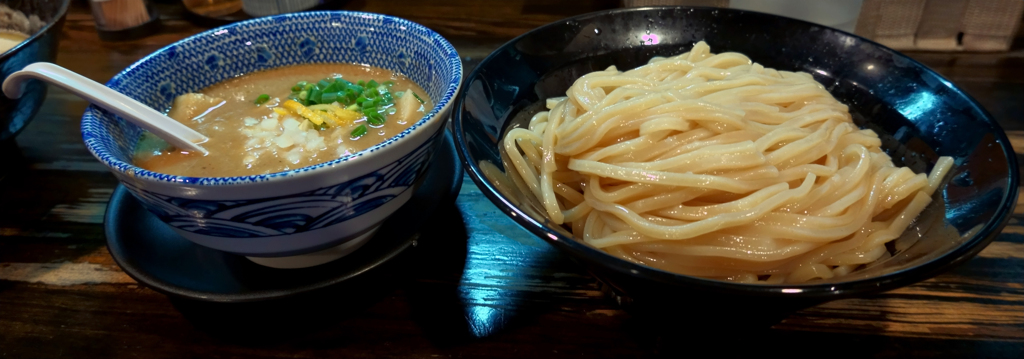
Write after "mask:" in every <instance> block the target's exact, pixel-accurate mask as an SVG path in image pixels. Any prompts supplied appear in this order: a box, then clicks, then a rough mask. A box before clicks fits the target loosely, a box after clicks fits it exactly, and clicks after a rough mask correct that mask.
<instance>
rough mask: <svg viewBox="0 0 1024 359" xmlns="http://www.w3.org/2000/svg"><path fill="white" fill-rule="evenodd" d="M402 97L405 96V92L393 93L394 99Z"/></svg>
mask: <svg viewBox="0 0 1024 359" xmlns="http://www.w3.org/2000/svg"><path fill="white" fill-rule="evenodd" d="M402 95H405V91H398V92H395V98H402Z"/></svg>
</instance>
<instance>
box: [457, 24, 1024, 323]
mask: <svg viewBox="0 0 1024 359" xmlns="http://www.w3.org/2000/svg"><path fill="white" fill-rule="evenodd" d="M700 40H705V41H707V43H708V44H709V45H711V48H712V50H713V51H714V52H716V53H717V52H726V51H737V52H741V53H744V54H746V55H747V56H749V57H750V58H751V59H753V60H754V61H756V62H758V63H761V64H763V65H765V66H766V67H772V68H777V69H780V70H789V71H804V72H807V73H810V74H812V75H814V77H815V79H817V80H818V81H819V82H821V83H822V84H823V85H824V86H825V87H826V88H827V89H828V90H829V91H830V92H831V93H832V94H833V95H834V96H835V97H836V98H837V99H839V100H840V101H841V102H843V103H845V104H848V105H849V106H850V111H851V112H852V114H853V117H854V119H855V121H857V123H858V125H860V126H862V127H865V128H871V129H873V130H875V132H877V133H878V134H879V135H880V136H881V137H882V140H883V147H885V149H886V150H887V151H889V154H890V155H891V156H892V157H893V159H894V160H895V161H896V162H897V165H904V166H909V167H910V168H911V169H913V170H914V171H915V172H919V173H920V172H927V171H929V170H930V169H931V167H932V166H933V165H934V163H935V161H936V160H937V159H938V157H939V156H953V157H954V158H955V159H956V165H955V166H954V169H953V172H952V173H951V174H950V175H949V176H948V177H947V178H948V179H951V180H949V181H948V183H946V184H945V185H944V186H943V187H942V188H940V190H939V191H937V192H936V198H935V199H936V201H934V202H933V204H932V205H930V206H929V207H928V208H927V209H926V210H925V212H924V213H923V214H922V215H921V217H920V218H919V219H918V222H917V226H916V227H917V228H919V230H915V231H909V230H908V233H905V234H904V235H918V234H922V235H923V239H922V240H921V241H918V242H917V243H916V244H914V245H913V246H911V247H910V248H907V249H905V250H903V251H901V252H899V253H894V256H893V258H891V259H889V260H887V261H885V262H882V263H878V264H876V265H874V266H872V267H870V268H866V269H863V270H859V271H856V272H854V273H851V274H850V275H848V276H845V277H842V279H840V280H839V281H833V282H827V283H820V282H819V283H816V284H815V283H810V284H801V285H748V284H735V283H727V282H720V281H714V280H707V279H701V278H695V277H689V276H683V275H677V274H673V273H668V272H664V271H661V270H657V269H653V268H649V267H645V266H641V265H636V264H633V263H630V262H627V261H624V260H620V259H617V258H615V257H612V256H610V255H607V254H605V253H604V252H602V251H600V250H598V249H595V248H593V247H590V246H588V245H585V244H583V243H581V242H578V241H576V240H573V239H572V238H571V236H570V234H569V232H568V231H566V230H565V229H563V228H561V227H559V226H557V225H554V224H552V223H550V222H549V221H547V220H546V219H545V218H543V217H542V216H540V215H538V214H536V213H534V212H532V211H530V210H524V209H522V208H517V207H516V206H514V205H512V203H513V201H510V200H509V199H508V197H506V194H503V193H501V192H499V191H498V190H497V189H496V187H495V185H494V184H493V183H491V182H490V181H489V180H488V179H487V177H485V176H484V174H483V173H482V170H481V167H480V166H481V163H483V162H490V163H491V164H494V165H496V166H498V167H499V168H501V167H502V163H501V160H500V158H499V152H498V145H497V143H498V141H499V139H500V138H501V137H502V135H503V134H504V133H505V131H506V130H507V128H508V127H509V126H510V123H512V122H514V121H519V120H521V119H523V118H529V116H530V115H532V113H535V112H536V111H538V110H539V108H540V107H542V106H538V105H537V104H538V101H539V100H541V99H545V98H548V97H554V96H564V95H565V90H566V89H567V88H568V87H569V86H570V85H571V84H572V83H573V81H574V80H575V79H576V78H578V77H580V76H581V75H583V74H585V73H588V72H591V71H595V70H603V69H605V68H606V67H608V66H610V65H616V66H618V68H619V69H628V68H633V67H636V66H639V65H641V64H644V63H646V62H647V60H648V59H649V58H651V57H652V56H655V55H660V56H667V55H674V54H678V53H682V52H684V51H688V50H689V49H690V47H692V46H693V44H694V43H695V42H697V41H700ZM453 121H454V126H455V134H456V143H457V145H458V146H459V155H460V156H461V157H462V159H463V160H464V162H465V163H466V167H467V168H468V169H469V171H470V175H471V177H472V178H473V180H474V181H475V182H476V183H477V185H478V186H480V188H481V189H482V190H483V192H484V193H485V194H486V195H487V196H488V198H490V199H491V201H493V202H494V203H495V204H496V205H497V206H498V207H499V208H501V209H502V210H503V211H504V212H505V213H506V214H508V215H509V216H511V217H512V218H513V219H514V220H515V221H517V222H518V223H519V224H520V225H522V226H523V227H524V228H526V229H527V230H529V231H531V232H533V233H534V234H536V235H538V236H541V237H542V238H544V239H545V240H547V241H548V242H549V243H550V244H551V245H553V246H555V247H557V248H559V249H560V250H562V251H564V252H565V253H567V254H568V255H569V256H571V257H572V258H574V259H576V260H577V261H579V262H580V263H581V264H583V265H584V266H585V267H586V268H587V269H588V270H589V271H590V272H591V273H593V274H594V275H595V276H596V277H598V278H599V279H601V280H602V281H603V282H604V283H606V284H608V285H609V286H610V287H612V288H613V289H614V290H615V291H616V292H618V293H620V294H624V295H626V296H627V297H629V298H632V299H633V300H634V301H635V302H636V303H639V302H641V301H644V302H645V303H655V304H657V302H664V303H682V302H692V303H695V304H699V305H717V306H727V307H739V306H745V307H747V308H750V307H757V308H758V310H759V309H760V308H764V307H765V306H780V307H788V308H797V307H801V306H806V305H810V304H814V303H818V302H821V301H825V300H832V299H838V298H844V297H849V296H853V295H863V294H867V293H873V292H879V291H884V290H889V289H894V288H897V287H900V286H904V285H907V284H911V283H914V282H917V281H921V280H924V279H926V278H929V277H931V276H935V275H936V274H938V273H939V272H942V271H944V270H946V269H949V268H950V267H952V266H954V265H957V264H959V263H962V262H964V261H965V260H967V259H969V258H971V257H973V256H974V255H975V254H977V253H978V252H979V251H980V250H981V249H983V248H984V247H985V246H986V245H987V244H988V243H989V242H990V241H991V240H992V239H993V238H994V237H995V236H996V235H997V234H998V233H999V231H1000V229H1001V228H1002V226H1003V225H1004V224H1005V221H1006V219H1007V218H1008V214H1009V213H1010V212H1011V211H1012V209H1013V205H1014V202H1015V200H1016V198H1017V186H1018V181H1019V179H1018V178H1017V177H1016V175H1015V174H1016V173H1017V168H1016V163H1015V161H1014V160H1013V158H1014V157H1013V151H1012V148H1011V146H1010V143H1009V141H1008V140H1007V138H1006V135H1005V134H1004V133H1003V131H1002V129H1001V128H1000V127H999V126H998V125H997V124H996V123H995V121H994V120H993V119H992V117H991V116H990V115H989V114H988V113H986V112H985V110H984V109H982V108H981V107H980V106H979V105H978V103H977V102H975V101H974V100H973V99H972V98H970V97H969V96H968V95H967V94H965V93H964V92H963V91H961V90H960V89H959V88H957V87H955V86H954V85H952V84H951V83H950V82H949V81H947V80H945V79H944V78H942V77H941V76H939V75H938V74H936V73H935V72H934V71H932V70H930V69H928V68H927V67H925V66H924V65H921V64H920V63H918V62H916V61H914V60H911V59H909V58H907V57H906V56H904V55H902V54H900V53H897V52H895V51H893V50H890V49H888V48H885V47H883V46H881V45H878V44H876V43H873V42H871V41H868V40H865V39H862V38H860V37H857V36H854V35H851V34H848V33H844V32H841V31H837V30H833V29H830V28H826V27H822V26H818V25H815V24H811V23H807V22H803V21H798V20H792V19H786V18H782V17H777V16H772V15H766V14H760V13H754V12H744V11H737V10H725V9H709V8H646V9H628V10H614V11H609V12H602V13H594V14H587V15H582V16H579V17H575V18H571V19H567V20H564V21H561V22H557V23H553V24H550V25H547V26H544V27H541V28H538V29H535V30H533V31H531V32H529V33H527V34H525V35H523V36H521V37H518V38H516V39H514V40H512V41H511V42H509V43H507V44H505V45H504V46H502V47H501V48H499V49H498V50H497V51H495V52H494V53H493V54H491V55H490V56H489V57H487V58H486V59H484V60H483V62H482V63H481V64H480V65H479V67H477V69H476V70H475V71H474V72H473V73H472V74H471V75H470V76H469V78H468V79H467V86H466V87H465V90H464V91H463V93H462V94H461V95H460V97H459V100H458V101H457V102H456V110H455V113H454V118H453ZM910 232H914V233H910ZM744 303H745V305H744ZM751 303H757V304H758V305H756V306H752V305H750V304H751ZM651 307H658V306H657V305H655V306H651ZM691 308H692V307H691Z"/></svg>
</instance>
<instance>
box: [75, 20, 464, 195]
mask: <svg viewBox="0 0 1024 359" xmlns="http://www.w3.org/2000/svg"><path fill="white" fill-rule="evenodd" d="M310 17H314V18H318V19H320V20H323V19H324V18H326V19H330V20H332V21H333V20H341V21H344V20H345V19H355V18H363V19H374V20H381V21H383V22H385V23H387V24H390V25H393V26H397V27H399V28H400V29H401V30H402V31H415V32H417V33H419V34H422V35H424V36H427V37H429V38H430V41H431V42H432V43H433V45H434V46H436V47H437V49H438V50H440V51H443V54H444V58H445V61H446V63H447V65H448V66H451V67H452V69H453V70H452V74H453V76H452V77H450V78H448V79H444V80H445V82H446V84H445V85H444V86H445V87H444V91H443V92H442V93H443V95H442V96H441V97H440V98H431V100H433V102H434V107H433V109H432V110H431V111H430V112H429V113H427V114H425V115H424V116H423V118H421V119H420V120H418V121H417V122H416V123H414V124H412V125H411V126H409V128H407V129H405V130H404V131H402V132H400V133H399V134H396V135H395V136H392V137H391V138H388V139H386V140H384V141H383V142H381V143H378V144H376V145H374V146H372V147H370V148H367V149H365V150H362V151H359V152H356V153H353V154H350V155H347V156H344V157H340V158H336V159H334V160H331V161H327V162H323V163H320V164H316V165H311V166H306V167H302V168H297V169H292V170H288V171H282V172H274V173H269V174H258V175H248V176H235V177H191V176H176V175H168V174H163V173H159V172H154V171H149V170H146V169H143V168H140V167H137V166H135V165H133V164H132V163H130V162H128V161H123V160H120V159H118V158H117V155H116V154H114V153H112V152H111V150H110V148H108V145H109V143H107V142H106V141H104V139H106V137H107V136H109V134H107V133H104V132H101V131H98V129H94V128H93V126H94V125H96V123H97V121H102V119H101V118H103V117H106V116H114V115H112V114H110V113H109V112H107V111H105V110H103V109H100V108H98V107H96V106H94V105H90V106H89V107H88V108H87V109H86V111H85V113H84V115H83V117H82V138H83V140H84V141H85V144H86V147H87V148H88V149H89V151H90V152H91V153H92V154H93V155H94V156H95V157H96V158H97V159H99V160H100V162H102V163H103V164H105V165H106V166H107V167H109V168H110V169H112V170H114V171H117V172H119V173H121V174H125V175H128V176H130V177H132V178H134V179H137V180H143V181H147V182H162V183H165V184H186V185H189V186H237V185H246V184H253V183H261V182H265V181H268V180H273V179H277V178H298V177H303V176H308V175H310V172H311V171H314V170H317V169H322V168H328V167H333V166H337V165H340V164H345V163H352V162H358V161H366V160H367V158H366V157H368V156H367V155H369V154H371V153H374V152H377V151H381V150H385V149H389V148H392V147H394V143H396V142H399V141H401V140H402V139H404V138H406V137H407V136H409V135H410V134H412V133H414V132H415V131H417V130H418V129H420V128H421V127H423V126H424V125H425V124H427V123H428V122H430V121H432V120H435V117H437V116H438V115H439V114H443V113H445V111H446V110H447V109H448V108H449V107H450V106H451V105H452V103H453V101H454V98H455V95H456V94H457V93H458V91H459V88H460V87H461V84H462V76H463V75H462V61H461V58H460V56H459V55H458V52H457V51H456V50H455V48H454V46H452V45H451V44H450V43H449V42H448V41H447V40H446V39H444V37H442V36H441V35H440V34H438V33H437V32H435V31H433V30H431V29H429V28H427V27H426V26H423V25H420V24H418V23H415V22H412V21H409V20H406V19H402V18H399V17H395V16H390V15H384V14H377V13H369V12H360V11H310V12H301V13H290V14H282V15H276V16H268V17H261V18H256V19H251V20H246V21H241V22H237V23H233V24H229V25H225V26H222V27H218V28H214V29H210V30H207V31H203V32H200V33H198V34H195V35H192V36H189V37H187V38H184V39H182V40H179V41H176V42H174V43H172V44H170V45H167V46H165V47H163V48H160V49H159V50H156V51H155V52H153V53H151V54H149V55H147V56H146V57H143V58H142V59H140V60H139V61H136V62H135V63H134V64H132V65H131V66H128V67H127V68H126V69H124V70H122V71H121V72H119V73H118V74H117V75H115V76H114V77H113V78H111V79H110V81H108V82H107V83H106V86H107V87H110V88H113V89H115V90H120V91H121V92H125V91H123V89H121V87H122V82H123V81H124V79H125V78H130V77H131V76H134V75H136V74H138V73H140V72H143V71H145V70H147V69H149V68H151V67H158V66H161V65H160V63H161V62H162V61H161V57H162V56H166V55H167V54H168V53H172V55H173V53H174V52H176V51H177V48H178V47H179V46H185V45H190V44H193V43H197V42H199V41H201V40H203V39H206V38H209V37H212V36H218V35H222V34H224V33H226V32H230V31H231V30H232V29H240V28H245V27H246V26H275V25H278V24H281V23H288V22H289V21H293V22H299V21H301V20H302V19H305V18H310ZM336 24H340V22H333V23H331V24H330V25H331V26H337V25H336ZM371 30H373V29H372V28H371ZM377 30H381V31H382V30H383V29H380V28H378V29H377ZM299 63H331V62H330V61H321V62H316V61H314V62H297V63H293V64H299ZM287 65H291V64H284V65H278V66H272V67H266V68H265V69H271V68H277V67H281V66H287ZM375 66H376V65H375ZM377 67H381V66H377ZM389 70H392V71H394V70H393V69H389ZM243 74H244V73H243ZM237 75H241V74H237ZM237 75H235V76H237ZM405 75H407V76H408V74H405ZM230 77H233V76H230ZM230 77H223V78H220V79H218V80H216V81H213V82H212V83H210V84H207V85H205V86H201V87H199V88H192V89H188V91H198V90H201V89H202V88H205V87H207V86H209V85H212V84H215V83H219V82H221V81H224V80H227V79H228V78H230ZM410 77H411V76H410ZM417 84H419V85H420V86H421V87H426V86H425V84H422V83H419V82H417ZM126 94H127V95H128V96H129V97H133V98H135V99H136V100H139V101H141V102H144V103H145V102H146V101H145V100H144V99H139V98H137V97H136V96H133V95H134V94H133V93H131V92H128V93H126ZM147 105H148V104H147ZM158 110H163V109H159V108H158ZM437 120H438V121H446V120H447V119H437Z"/></svg>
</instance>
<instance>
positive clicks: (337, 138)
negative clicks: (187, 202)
mask: <svg viewBox="0 0 1024 359" xmlns="http://www.w3.org/2000/svg"><path fill="white" fill-rule="evenodd" d="M338 79H340V80H338ZM321 80H322V81H321ZM371 80H373V81H374V82H373V83H371V82H370V81H371ZM336 81H337V82H338V84H336V85H334V84H333V83H334V82H336ZM360 81H362V82H361V83H362V85H360ZM301 82H305V83H301ZM374 85H376V86H374ZM320 88H322V89H324V90H326V91H317V90H316V89H320ZM339 89H341V90H339ZM336 90H337V91H336ZM385 92H387V94H386V95H385ZM356 95H358V96H356ZM328 101H330V102H328ZM431 108H433V105H432V104H431V102H430V99H429V98H428V97H427V96H426V92H425V91H423V89H422V88H420V87H419V86H417V85H416V83H414V82H413V81H412V80H410V79H409V78H407V77H405V76H402V75H400V74H396V73H394V72H392V71H389V70H384V69H381V68H377V67H371V66H364V65H356V64H310V65H296V66H288V67H282V68H277V69H272V70H266V71H261V72H256V73H251V74H246V75H243V76H239V77H236V78H233V79H230V80H227V81H224V82H221V83H218V84H215V85H213V86H210V87H208V88H206V89H203V90H202V91H200V92H199V93H193V94H185V95H181V96H179V97H178V98H176V99H175V101H174V104H173V106H172V107H171V109H170V110H169V111H168V113H167V115H168V116H170V117H171V118H173V119H175V120H177V121H179V122H181V123H183V124H185V125H187V126H189V127H191V128H192V129H195V130H196V131H198V132H200V133H202V134H204V135H206V136H207V137H209V138H210V140H209V141H208V142H206V143H204V144H203V147H205V148H206V149H207V150H208V151H209V152H210V153H209V154H208V155H206V156H203V155H202V154H200V153H189V152H185V151H180V150H177V149H174V148H168V146H166V144H165V143H163V142H162V141H160V140H159V139H155V138H154V137H153V136H152V135H149V134H147V135H145V136H143V138H142V139H141V140H140V142H139V145H138V146H136V148H137V149H136V153H135V164H136V165H137V166H139V167H142V168H145V169H147V170H150V171H154V172H160V173H166V174H172V175H180V176H191V177H230V176H246V175H255V174H266V173H273V172H281V171H287V170H292V169H296V168H301V167H306V166H310V165H315V164H318V163H323V162H327V161H330V160H333V159H336V158H340V157H343V156H346V155H349V154H352V153H356V152H359V151H362V150H364V149H367V148H369V147H372V146H374V145H376V144H378V143H381V142H383V141H384V140H386V139H388V138H391V137H392V136H395V135H396V134H398V133H400V132H402V131H403V130H405V129H406V128H409V126H411V125H412V124H413V123H415V122H416V121H419V120H420V119H421V118H422V117H423V116H424V115H425V114H426V112H429V111H430V109H431ZM368 109H369V110H368ZM317 122H319V123H317Z"/></svg>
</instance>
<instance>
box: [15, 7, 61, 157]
mask: <svg viewBox="0 0 1024 359" xmlns="http://www.w3.org/2000/svg"><path fill="white" fill-rule="evenodd" d="M0 3H2V4H4V5H7V6H8V7H10V8H11V9H14V10H18V11H21V12H22V13H24V14H25V15H26V16H28V15H36V16H39V19H40V20H42V21H44V22H46V25H45V26H43V28H42V29H40V30H39V31H37V32H36V33H35V34H32V36H30V37H29V38H28V40H25V41H24V42H22V43H21V44H18V45H17V46H15V47H14V48H12V49H10V50H8V51H7V52H4V53H3V54H0V79H6V78H7V76H8V75H10V74H11V73H13V72H15V71H18V70H21V69H22V68H24V67H25V66H26V65H28V64H31V63H33V62H39V61H46V62H53V61H54V60H56V58H57V44H58V43H59V42H60V30H61V28H62V27H63V26H64V13H66V12H67V10H68V4H70V3H71V0H3V1H0ZM45 98H46V85H45V84H44V83H42V82H40V81H36V80H32V81H29V82H28V83H27V84H26V85H25V92H24V94H23V95H22V96H21V98H19V99H16V100H11V99H9V98H7V97H6V96H3V95H0V142H2V141H5V140H8V139H11V138H13V137H14V136H16V135H17V134H18V132H20V131H21V130H22V129H23V128H25V125H27V124H28V122H29V121H30V120H31V119H32V117H33V116H35V114H36V111H38V110H39V106H40V105H42V104H43V99H45Z"/></svg>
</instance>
